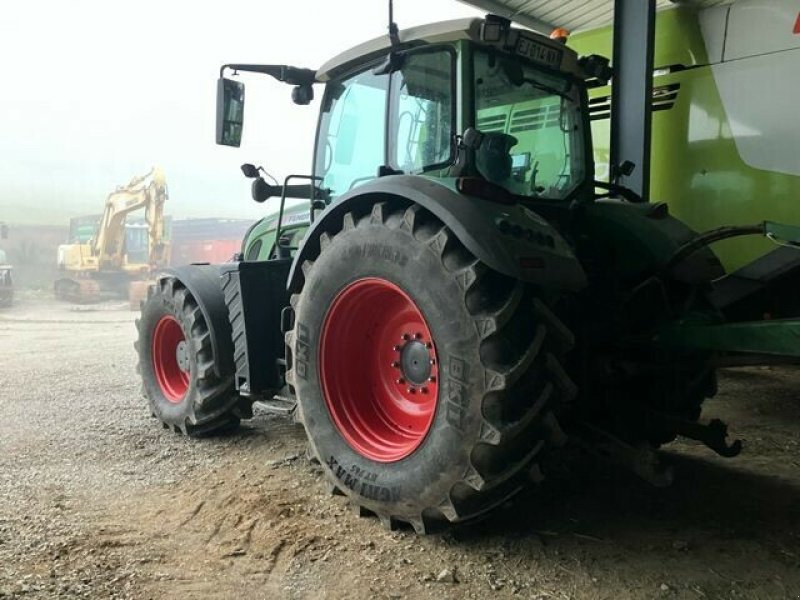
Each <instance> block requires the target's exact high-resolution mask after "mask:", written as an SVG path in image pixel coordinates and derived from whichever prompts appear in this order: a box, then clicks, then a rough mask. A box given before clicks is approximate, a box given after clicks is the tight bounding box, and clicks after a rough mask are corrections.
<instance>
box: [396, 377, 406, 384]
mask: <svg viewBox="0 0 800 600" xmlns="http://www.w3.org/2000/svg"><path fill="white" fill-rule="evenodd" d="M395 381H396V382H397V383H399V384H401V385H402V384H404V383H405V382H406V380H405V379H403V378H402V377H398V378H397V379H395Z"/></svg>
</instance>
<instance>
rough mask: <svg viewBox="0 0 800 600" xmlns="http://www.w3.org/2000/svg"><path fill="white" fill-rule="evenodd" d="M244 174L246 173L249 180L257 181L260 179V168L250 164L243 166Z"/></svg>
mask: <svg viewBox="0 0 800 600" xmlns="http://www.w3.org/2000/svg"><path fill="white" fill-rule="evenodd" d="M242 173H244V176H245V177H247V178H248V179H255V178H256V177H258V167H256V166H255V165H251V164H250V163H244V164H243V165H242Z"/></svg>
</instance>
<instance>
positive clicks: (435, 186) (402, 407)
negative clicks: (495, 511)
mask: <svg viewBox="0 0 800 600" xmlns="http://www.w3.org/2000/svg"><path fill="white" fill-rule="evenodd" d="M228 70H231V71H234V72H255V73H262V74H267V75H270V76H272V77H274V78H275V79H277V80H279V81H281V82H284V83H286V84H288V85H290V86H291V87H292V99H293V100H294V102H295V103H296V104H299V105H305V104H308V103H309V102H310V101H311V100H312V98H313V94H314V88H315V87H321V88H323V96H322V101H321V112H320V118H319V126H318V130H317V134H316V139H315V144H314V147H315V150H314V156H313V164H312V170H311V174H310V175H303V176H295V175H293V176H290V177H287V179H286V180H285V182H284V184H283V185H279V184H278V183H277V182H273V183H269V182H268V181H267V180H266V179H265V178H264V177H262V176H261V173H260V169H259V168H256V167H255V166H253V165H244V166H243V172H244V174H245V175H246V176H247V177H250V178H252V179H253V188H252V192H253V198H254V199H255V200H257V201H262V202H263V201H265V200H267V199H269V198H272V197H275V198H278V197H279V198H280V204H279V206H278V210H277V214H275V215H273V216H271V217H269V218H266V219H264V220H262V221H260V222H259V223H257V224H256V225H255V226H254V227H253V228H252V229H251V231H250V232H249V233H248V235H247V236H246V238H245V239H244V241H243V244H242V253H241V255H240V256H239V257H238V260H236V261H234V262H231V263H227V264H222V265H192V266H187V267H181V268H176V269H171V270H168V271H166V272H165V273H164V274H163V275H162V277H161V278H160V280H159V282H158V284H157V285H156V286H154V287H153V288H151V290H150V293H149V296H148V299H147V300H146V301H145V302H144V303H143V305H142V314H141V318H140V320H139V321H138V329H139V339H138V342H137V349H138V353H139V370H140V373H141V376H142V380H143V384H144V394H145V396H146V398H147V400H148V402H149V406H150V410H151V411H152V413H153V415H154V416H155V417H156V418H157V419H158V420H159V421H161V423H163V425H164V426H165V427H167V428H171V429H174V430H176V431H179V432H182V433H184V434H188V435H203V434H208V433H212V432H217V431H221V430H229V429H231V428H233V427H235V426H236V425H238V423H239V421H240V420H241V419H243V418H247V417H248V416H250V415H251V414H252V406H253V403H255V402H258V403H260V404H261V405H262V406H263V407H266V408H267V409H268V410H272V411H274V412H277V413H282V414H287V415H293V416H294V418H295V419H296V420H297V421H298V422H299V423H302V425H303V426H304V428H305V431H306V433H307V436H308V442H309V448H310V454H311V456H312V457H314V458H316V459H318V460H319V462H320V464H321V466H322V468H323V470H324V471H325V474H326V477H327V479H328V480H329V482H330V483H331V489H332V490H333V491H338V492H341V493H344V494H346V495H347V496H349V498H350V499H351V501H352V502H353V503H354V504H355V505H356V506H358V507H359V508H360V510H363V511H365V512H368V513H374V514H375V515H377V516H378V517H379V518H380V520H381V521H382V522H383V523H384V524H385V525H387V526H393V525H394V524H397V523H400V522H402V523H406V524H410V525H411V526H413V528H414V529H415V530H416V531H418V532H425V531H427V530H429V529H430V528H431V527H433V526H437V524H446V523H448V522H450V523H452V522H460V521H465V520H469V519H472V518H475V517H477V516H479V515H482V514H484V513H486V512H488V511H490V510H491V509H492V508H494V507H496V506H499V505H501V504H503V503H504V502H505V501H506V500H507V499H509V498H511V497H512V496H514V495H515V494H517V493H518V492H519V491H520V490H522V489H524V488H525V486H526V485H528V484H529V482H531V481H532V480H533V481H536V480H539V479H541V478H542V475H543V473H542V468H541V464H542V460H543V458H544V457H546V456H547V457H553V458H554V459H557V458H558V453H559V448H560V447H561V446H563V445H564V443H565V442H566V441H567V439H568V438H569V436H570V435H571V436H575V437H578V438H580V439H582V440H585V441H587V443H591V444H592V445H593V447H596V448H600V449H603V451H604V452H608V453H611V454H612V455H613V456H614V457H619V458H621V459H622V460H624V461H626V463H627V464H630V465H631V466H632V467H633V468H634V469H635V470H636V471H637V472H638V473H639V474H640V475H642V476H644V477H646V478H647V479H649V480H650V481H653V482H654V483H666V481H667V479H668V477H667V475H668V474H667V473H665V472H663V471H661V470H660V469H659V468H658V466H657V464H656V463H655V461H653V460H651V459H652V458H653V457H654V456H655V455H654V452H655V449H656V448H657V447H658V446H659V445H661V444H664V443H667V442H669V441H671V440H673V439H674V438H675V437H676V436H677V435H683V436H687V437H691V438H695V439H699V440H702V441H703V442H705V443H706V444H707V445H708V446H709V447H711V448H712V449H714V450H716V451H717V452H718V453H720V454H723V455H726V456H732V455H735V454H737V453H738V451H739V450H740V444H738V443H734V444H732V445H729V444H728V443H727V441H726V428H725V426H724V424H723V423H721V422H719V421H712V422H711V423H709V424H702V423H701V422H700V420H699V418H700V413H701V406H702V403H703V401H704V399H705V398H707V397H709V396H711V395H713V394H714V392H715V390H716V379H715V369H716V366H718V365H719V364H722V363H723V362H724V360H726V359H727V357H736V356H743V355H747V356H753V355H758V356H767V355H786V354H787V353H788V354H789V355H791V356H796V355H797V354H798V353H799V352H798V349H796V348H794V347H792V346H791V345H790V344H789V343H788V340H790V339H791V337H792V335H793V334H794V329H796V325H795V324H794V323H793V322H792V321H786V322H780V323H778V322H758V323H742V322H738V323H727V322H725V321H724V318H723V316H722V315H723V313H724V308H725V307H724V306H723V305H722V304H723V301H722V300H721V298H722V299H723V300H724V297H723V296H720V295H719V294H717V295H715V293H714V292H715V289H716V288H715V285H716V282H717V281H719V280H720V279H721V278H722V279H723V280H724V277H723V276H724V275H725V272H724V269H723V267H722V265H721V263H720V261H719V260H718V259H717V257H716V256H715V255H714V253H713V252H712V251H711V250H710V249H709V248H708V247H707V246H708V244H710V243H712V242H713V241H716V240H719V239H725V238H727V237H731V236H737V235H744V234H753V233H762V234H766V233H769V234H771V235H776V236H779V237H781V238H782V239H784V240H787V243H793V241H794V239H793V238H795V237H796V236H797V232H795V231H794V230H792V229H789V228H785V227H779V226H776V225H771V224H761V225H759V226H758V227H749V228H748V227H728V228H723V229H720V230H715V231H712V232H709V233H706V234H697V233H696V232H694V231H692V230H691V229H690V228H689V227H687V226H686V225H684V224H683V223H682V222H681V221H679V220H677V219H675V218H673V217H672V216H671V215H670V214H669V211H668V208H667V206H666V205H665V204H650V203H648V202H646V201H643V199H642V198H640V197H638V196H637V195H636V194H634V193H632V192H631V191H630V190H627V189H625V188H622V187H619V186H617V185H614V184H608V183H600V182H598V181H596V180H595V170H594V162H593V158H592V156H593V153H592V150H593V147H592V138H591V127H590V120H589V117H590V110H589V105H588V95H587V81H592V82H597V81H600V82H607V81H608V79H609V77H610V75H611V72H610V69H609V67H608V61H607V60H605V59H603V58H602V57H599V56H595V55H592V56H585V57H579V56H578V55H577V54H576V53H575V52H574V51H573V50H571V49H570V48H569V47H567V46H565V45H564V44H563V43H561V42H559V41H558V40H551V39H548V38H546V37H543V36H540V35H537V34H535V33H532V32H530V31H523V30H520V29H517V28H515V27H513V26H512V25H511V23H510V22H509V21H508V20H506V19H503V18H500V17H496V16H492V15H489V16H487V17H486V18H485V19H468V20H458V21H451V22H445V23H438V24H433V25H428V26H422V27H418V28H413V29H409V30H406V31H403V32H398V31H397V29H396V27H392V28H390V35H389V36H385V37H382V38H379V39H376V40H373V41H370V42H367V43H365V44H362V45H360V46H357V47H356V48H354V49H352V50H350V51H348V52H345V53H343V54H341V55H340V56H337V57H336V58H334V59H333V60H331V61H329V62H328V63H327V64H325V65H324V66H322V67H321V68H320V69H318V70H310V69H301V68H295V67H289V66H280V65H241V64H239V65H225V66H223V67H222V69H221V73H220V80H219V82H218V110H217V112H218V114H217V142H218V143H221V144H225V145H231V146H238V145H239V142H240V139H241V135H242V126H243V109H244V85H243V84H242V83H241V82H239V81H238V80H235V79H229V78H225V77H224V74H225V72H226V71H228ZM626 168H630V165H628V166H627V167H626ZM288 198H295V199H298V198H299V199H301V200H302V199H305V200H306V201H307V203H303V204H302V205H301V207H300V208H299V209H298V208H295V209H289V208H287V199H288ZM743 293H744V292H743ZM738 297H739V298H741V294H739V296H738ZM765 360H766V359H765ZM642 459H644V460H642Z"/></svg>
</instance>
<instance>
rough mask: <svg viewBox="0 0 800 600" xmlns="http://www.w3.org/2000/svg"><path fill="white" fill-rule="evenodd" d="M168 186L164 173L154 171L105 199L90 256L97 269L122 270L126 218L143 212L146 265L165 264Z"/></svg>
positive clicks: (157, 169)
mask: <svg viewBox="0 0 800 600" xmlns="http://www.w3.org/2000/svg"><path fill="white" fill-rule="evenodd" d="M166 199H167V184H166V179H165V177H164V172H163V171H162V170H161V169H159V168H157V167H156V168H153V169H152V170H151V171H150V172H149V173H147V174H146V175H142V176H139V177H134V178H133V179H132V180H131V181H130V183H129V184H128V185H126V186H123V187H119V188H117V189H116V190H115V191H113V192H111V194H109V195H108V199H107V200H106V207H105V210H104V212H103V218H102V220H101V221H100V227H99V229H98V232H97V237H96V238H95V240H94V242H93V244H92V254H93V255H94V256H96V257H97V260H98V264H99V267H100V269H101V270H102V269H108V268H111V269H121V268H122V267H123V266H124V263H125V217H126V216H127V215H128V214H129V213H131V212H134V211H136V210H139V209H141V208H144V209H145V221H146V222H147V228H148V262H149V264H150V265H151V266H155V265H158V264H163V263H164V258H165V256H164V255H165V253H166V251H165V246H164V243H163V239H164V202H165V201H166Z"/></svg>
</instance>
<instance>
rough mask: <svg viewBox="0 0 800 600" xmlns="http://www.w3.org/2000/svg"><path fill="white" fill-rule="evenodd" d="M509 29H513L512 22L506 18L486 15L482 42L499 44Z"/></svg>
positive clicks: (482, 25)
mask: <svg viewBox="0 0 800 600" xmlns="http://www.w3.org/2000/svg"><path fill="white" fill-rule="evenodd" d="M509 27H511V21H509V20H508V19H506V18H505V17H501V16H499V15H486V20H485V21H484V22H483V23H482V24H481V41H483V42H490V43H491V42H499V41H500V40H501V39H503V34H504V32H505V31H506V30H507V29H508V28H509Z"/></svg>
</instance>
